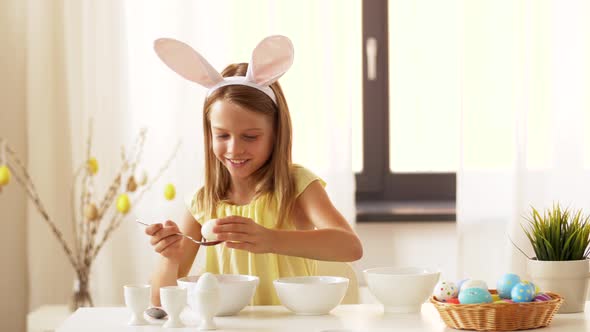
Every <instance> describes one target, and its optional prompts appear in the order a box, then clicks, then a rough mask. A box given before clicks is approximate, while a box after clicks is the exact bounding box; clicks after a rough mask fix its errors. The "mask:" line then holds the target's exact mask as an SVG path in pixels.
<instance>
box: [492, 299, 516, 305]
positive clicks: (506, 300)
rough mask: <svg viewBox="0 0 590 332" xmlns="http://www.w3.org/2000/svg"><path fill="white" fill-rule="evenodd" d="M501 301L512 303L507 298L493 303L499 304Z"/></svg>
mask: <svg viewBox="0 0 590 332" xmlns="http://www.w3.org/2000/svg"><path fill="white" fill-rule="evenodd" d="M501 303H514V301H512V300H509V299H502V300H498V301H494V304H501Z"/></svg>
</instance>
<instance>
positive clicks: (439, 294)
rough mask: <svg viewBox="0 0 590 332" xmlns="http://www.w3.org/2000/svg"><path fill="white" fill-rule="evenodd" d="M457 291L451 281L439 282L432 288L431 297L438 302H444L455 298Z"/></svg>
mask: <svg viewBox="0 0 590 332" xmlns="http://www.w3.org/2000/svg"><path fill="white" fill-rule="evenodd" d="M457 293H458V289H457V286H455V283H454V282H452V281H446V280H442V281H439V282H438V283H437V284H436V286H435V287H434V292H433V295H434V296H435V297H436V298H437V299H438V300H439V301H443V302H445V301H446V300H448V299H451V298H453V297H457Z"/></svg>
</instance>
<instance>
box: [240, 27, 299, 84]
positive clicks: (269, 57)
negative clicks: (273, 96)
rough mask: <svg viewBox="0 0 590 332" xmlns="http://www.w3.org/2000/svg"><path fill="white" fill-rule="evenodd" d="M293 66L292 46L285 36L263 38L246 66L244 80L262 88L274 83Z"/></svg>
mask: <svg viewBox="0 0 590 332" xmlns="http://www.w3.org/2000/svg"><path fill="white" fill-rule="evenodd" d="M292 64H293V44H292V43H291V40H290V39H289V38H287V37H285V36H279V35H277V36H270V37H266V38H264V39H263V40H262V41H261V42H260V43H258V45H257V46H256V48H255V49H254V51H253V52H252V59H251V60H250V64H249V65H248V72H247V73H246V80H248V81H250V82H254V83H256V84H259V85H262V86H268V85H271V84H272V83H274V82H276V81H277V80H278V79H279V78H280V77H281V76H283V74H284V73H286V72H287V70H289V68H290V67H291V65H292Z"/></svg>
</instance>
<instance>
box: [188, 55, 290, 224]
mask: <svg viewBox="0 0 590 332" xmlns="http://www.w3.org/2000/svg"><path fill="white" fill-rule="evenodd" d="M247 69H248V64H247V63H239V64H231V65H229V66H227V67H226V68H225V69H224V70H223V72H222V73H221V75H222V76H223V77H229V76H245V75H246V71H247ZM270 88H271V89H272V90H273V91H274V93H275V95H276V99H277V105H275V104H274V103H273V101H272V100H271V99H270V98H269V97H268V96H267V95H266V94H264V93H263V92H261V91H259V90H257V89H254V88H252V87H248V86H243V85H228V86H224V87H222V88H219V89H218V90H215V91H214V92H213V93H212V94H211V95H210V96H209V97H208V98H207V99H206V100H205V104H204V106H203V130H204V135H205V137H204V138H205V184H204V186H203V187H202V188H201V189H200V190H199V191H198V192H197V196H196V203H197V211H201V212H202V213H203V214H204V216H205V218H206V219H211V218H216V207H217V205H218V204H219V203H220V202H222V201H225V200H226V199H227V195H228V192H229V189H230V184H231V176H230V174H229V172H228V170H227V169H226V168H225V166H224V165H223V164H222V163H221V162H220V161H219V160H218V159H217V158H216V157H215V154H214V153H213V147H212V132H211V121H210V118H209V113H210V111H211V105H213V103H215V102H216V101H218V100H225V101H230V102H232V103H235V104H237V105H239V106H241V107H244V108H246V109H248V110H251V111H253V112H256V113H259V114H263V115H265V116H268V117H271V118H272V119H273V132H274V145H273V148H272V152H271V154H270V157H269V158H268V160H267V161H266V163H264V165H263V166H262V167H260V168H259V169H258V170H256V171H255V172H254V173H253V174H252V176H254V178H255V180H256V188H255V197H259V196H261V195H264V194H271V193H272V194H273V197H274V202H276V204H277V206H278V220H277V225H280V224H281V223H282V222H283V221H284V220H285V219H287V218H288V217H289V215H290V214H291V211H292V210H293V206H294V204H295V182H294V179H293V177H292V175H291V167H292V164H291V163H292V161H291V140H292V134H291V117H290V115H289V107H288V106H287V101H286V100H285V95H284V94H283V91H282V89H281V86H280V85H279V82H278V81H277V82H275V83H273V84H271V85H270Z"/></svg>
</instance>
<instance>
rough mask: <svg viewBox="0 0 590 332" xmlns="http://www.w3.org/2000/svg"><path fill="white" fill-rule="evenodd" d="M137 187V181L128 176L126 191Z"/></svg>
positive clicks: (131, 190) (132, 190)
mask: <svg viewBox="0 0 590 332" xmlns="http://www.w3.org/2000/svg"><path fill="white" fill-rule="evenodd" d="M136 189H137V183H136V182H135V178H134V177H133V176H130V177H129V180H127V191H129V192H134V191H135V190H136Z"/></svg>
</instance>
